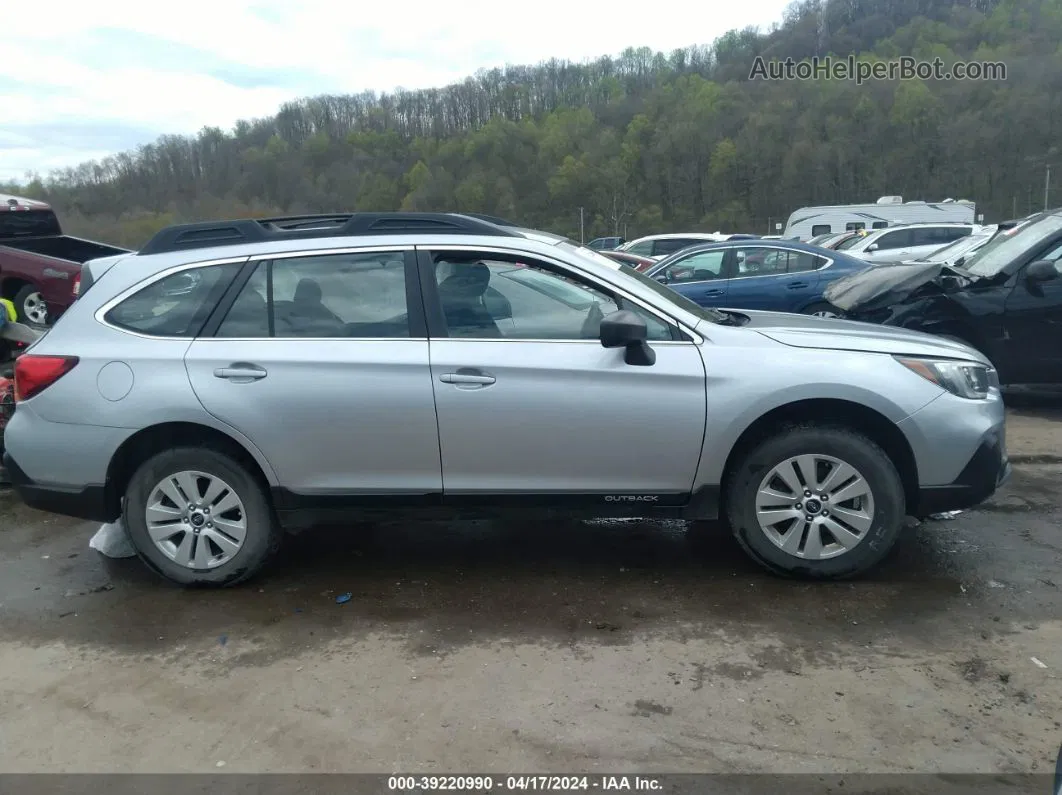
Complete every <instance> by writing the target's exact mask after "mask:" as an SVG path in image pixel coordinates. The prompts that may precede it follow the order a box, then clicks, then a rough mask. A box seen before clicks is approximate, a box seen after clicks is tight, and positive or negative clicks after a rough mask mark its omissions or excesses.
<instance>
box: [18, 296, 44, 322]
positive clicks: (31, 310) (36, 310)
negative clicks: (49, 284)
mask: <svg viewBox="0 0 1062 795" xmlns="http://www.w3.org/2000/svg"><path fill="white" fill-rule="evenodd" d="M22 314H23V316H24V317H25V318H26V319H27V320H28V321H29V322H30V323H36V324H37V325H38V326H43V325H44V324H45V323H47V322H48V305H47V304H46V303H44V299H43V298H41V294H40V293H30V294H29V295H27V296H26V297H25V299H24V300H23V301H22Z"/></svg>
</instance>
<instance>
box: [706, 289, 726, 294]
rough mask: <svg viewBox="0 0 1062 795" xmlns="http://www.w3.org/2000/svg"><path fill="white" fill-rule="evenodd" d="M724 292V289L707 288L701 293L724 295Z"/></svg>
mask: <svg viewBox="0 0 1062 795" xmlns="http://www.w3.org/2000/svg"><path fill="white" fill-rule="evenodd" d="M722 294H723V291H722V290H718V289H717V290H705V291H704V292H703V293H701V295H705V296H707V295H722Z"/></svg>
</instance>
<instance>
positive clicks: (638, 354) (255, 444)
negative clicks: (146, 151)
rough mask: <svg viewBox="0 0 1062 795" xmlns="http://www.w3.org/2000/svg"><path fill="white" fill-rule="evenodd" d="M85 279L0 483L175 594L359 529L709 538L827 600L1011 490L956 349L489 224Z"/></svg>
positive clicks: (418, 217) (242, 238) (466, 218)
mask: <svg viewBox="0 0 1062 795" xmlns="http://www.w3.org/2000/svg"><path fill="white" fill-rule="evenodd" d="M81 284H82V294H81V297H80V299H79V300H78V301H77V302H76V303H75V304H74V305H73V306H72V307H71V308H70V309H69V310H68V311H67V312H66V313H65V314H64V315H63V317H62V318H60V319H59V320H58V322H57V323H56V325H55V326H54V327H53V328H52V329H51V330H50V331H49V333H48V334H47V335H46V336H44V337H43V338H42V339H41V340H40V341H39V342H38V343H36V344H35V345H33V346H32V347H31V348H30V349H29V350H28V352H27V353H25V354H24V355H23V356H22V357H21V358H19V359H18V360H17V363H16V368H15V369H16V374H15V380H16V388H17V399H18V404H17V409H16V411H15V414H14V417H13V419H12V420H11V422H10V424H9V426H8V428H7V438H6V443H7V452H6V453H5V456H4V463H5V464H6V466H7V467H8V469H9V471H10V477H11V480H12V481H13V483H14V485H15V487H16V489H17V491H18V492H19V494H20V495H21V496H22V498H23V499H24V500H25V502H26V503H28V504H29V505H31V506H33V507H36V508H40V509H43V510H47V511H52V512H55V513H60V514H66V515H69V516H74V517H80V518H83V519H87V520H92V521H95V522H110V521H115V520H117V519H118V518H119V517H120V516H121V517H123V518H124V521H125V523H126V525H127V527H128V530H129V533H130V536H131V538H132V541H133V543H134V545H135V546H136V549H137V551H138V553H139V555H140V556H141V558H142V559H143V560H144V562H145V563H147V564H148V565H149V566H150V567H151V568H153V569H154V570H155V571H157V572H159V573H160V574H162V575H163V576H165V577H167V578H169V579H170V580H173V581H176V582H177V583H182V584H189V585H190V584H205V585H232V584H235V583H238V582H241V581H243V580H245V579H246V578H248V577H250V576H251V575H253V574H254V573H256V572H258V571H259V570H260V569H261V568H262V566H263V565H264V564H265V563H266V562H267V561H268V560H269V559H270V557H271V556H273V555H274V553H275V552H276V551H277V549H278V548H279V547H280V542H281V540H282V538H283V537H284V535H285V533H286V532H290V531H293V530H297V529H301V528H304V527H306V526H309V525H313V524H315V523H320V522H322V521H326V520H327V521H329V522H333V521H336V520H339V521H340V522H342V521H343V520H345V519H349V518H361V519H365V518H372V517H373V516H379V515H381V514H382V515H387V516H390V517H395V516H399V515H401V516H408V517H410V518H416V517H431V518H439V517H445V516H447V515H460V516H465V517H467V516H475V515H485V516H492V517H504V516H506V515H515V516H519V517H521V518H527V517H528V516H542V517H550V516H552V517H556V516H563V517H574V518H591V517H593V518H596V517H646V518H650V519H652V518H656V517H671V518H675V517H678V518H684V519H688V520H714V519H724V520H725V521H726V523H727V524H729V526H730V527H731V529H732V531H733V533H734V536H735V537H736V538H737V540H738V542H739V543H740V544H741V546H742V547H743V548H744V549H745V550H746V551H747V552H748V554H749V555H750V556H751V557H752V558H754V559H755V560H756V561H758V562H759V563H760V564H762V565H763V566H765V567H767V568H768V569H770V570H771V571H774V572H776V573H780V574H789V575H800V576H805V577H811V578H817V579H827V578H840V577H849V576H853V575H857V574H859V573H862V572H864V571H866V570H868V569H869V568H870V567H872V566H874V565H875V564H877V563H878V562H879V561H880V560H881V559H882V558H883V557H884V556H885V555H886V553H887V552H888V551H889V549H890V548H891V547H892V546H893V544H894V543H895V542H896V540H897V537H898V536H899V534H900V532H901V530H902V527H903V523H904V522H903V520H904V517H905V515H914V516H925V515H928V514H931V513H935V512H939V511H945V510H951V509H961V508H967V507H971V506H973V505H976V504H977V503H979V502H981V501H983V500H984V499H986V498H987V497H988V496H989V495H991V494H992V493H993V492H994V491H995V489H996V488H997V487H998V486H999V485H1000V484H1001V483H1002V482H1003V481H1004V480H1005V479H1006V478H1007V476H1008V475H1009V473H1010V467H1009V464H1008V461H1007V456H1006V449H1005V436H1004V409H1003V404H1002V400H1001V397H1000V393H999V388H998V381H997V380H996V374H995V372H994V371H993V370H992V368H991V365H990V364H989V362H988V361H987V360H986V359H985V358H984V357H983V356H982V355H981V354H980V353H978V352H977V351H975V350H973V349H971V348H969V347H966V346H965V345H962V344H960V343H956V342H952V341H949V340H945V339H939V338H936V337H932V336H929V335H925V334H919V333H915V332H909V331H905V330H902V329H894V328H885V327H880V326H872V325H865V324H860V323H851V322H845V321H840V320H832V319H824V318H817V317H810V316H802V315H791V314H783V313H771V312H756V311H747V310H742V311H740V312H738V311H726V310H715V309H704V308H701V307H698V306H697V305H696V304H693V303H691V302H690V301H688V300H687V299H685V298H683V297H682V296H680V295H679V294H677V293H675V292H673V291H671V290H670V289H668V288H667V287H665V286H663V285H662V284H659V283H657V282H656V281H654V280H652V279H649V278H647V277H645V276H643V275H641V274H639V273H637V272H636V271H634V270H632V269H631V268H629V267H627V266H624V265H620V264H618V263H615V262H613V261H612V260H609V259H606V258H604V257H602V256H600V255H599V254H597V253H595V252H593V251H591V250H589V249H586V248H582V247H579V246H577V245H575V244H573V243H571V242H570V241H568V240H566V239H563V238H560V237H556V236H554V235H549V234H546V233H542V232H536V231H532V230H527V229H521V228H518V227H516V226H514V225H512V224H507V223H506V222H504V221H501V220H500V219H489V218H485V217H481V216H470V215H458V214H449V213H438V214H432V213H375V214H366V213H356V214H346V215H338V216H319V217H297V218H282V219H268V220H241V221H231V222H210V223H200V224H189V225H182V226H176V227H171V228H168V229H165V230H163V231H161V232H159V233H158V235H156V236H155V237H154V238H153V239H152V240H151V241H150V242H149V243H148V244H147V245H146V246H145V247H144V248H143V249H142V250H141V251H139V252H138V253H136V254H133V255H126V256H119V257H110V258H107V259H101V260H95V261H92V262H90V263H88V264H87V265H86V266H85V269H84V273H83V275H82V282H81Z"/></svg>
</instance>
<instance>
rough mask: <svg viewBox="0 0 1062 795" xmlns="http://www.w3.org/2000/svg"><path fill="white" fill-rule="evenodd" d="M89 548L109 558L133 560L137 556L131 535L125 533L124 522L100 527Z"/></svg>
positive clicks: (119, 521)
mask: <svg viewBox="0 0 1062 795" xmlns="http://www.w3.org/2000/svg"><path fill="white" fill-rule="evenodd" d="M89 547H90V548H91V549H94V550H96V551H97V552H99V553H100V554H101V555H105V556H107V557H108V558H131V557H134V556H135V555H136V550H135V549H133V543H132V542H131V541H130V540H129V534H128V533H127V532H126V531H125V525H124V524H123V523H122V520H121V519H119V520H118V521H117V522H111V523H110V524H104V525H100V529H99V530H97V531H96V535H94V536H92V540H91V541H89Z"/></svg>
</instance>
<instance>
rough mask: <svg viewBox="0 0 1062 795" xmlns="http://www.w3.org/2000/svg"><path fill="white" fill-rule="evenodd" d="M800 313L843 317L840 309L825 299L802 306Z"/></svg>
mask: <svg viewBox="0 0 1062 795" xmlns="http://www.w3.org/2000/svg"><path fill="white" fill-rule="evenodd" d="M801 314H804V315H814V316H815V317H843V315H842V314H841V310H839V309H838V308H837V307H835V306H834V305H833V304H830V303H828V302H826V301H816V302H815V303H814V304H810V305H808V306H806V307H804V311H803V312H802V313H801Z"/></svg>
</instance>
